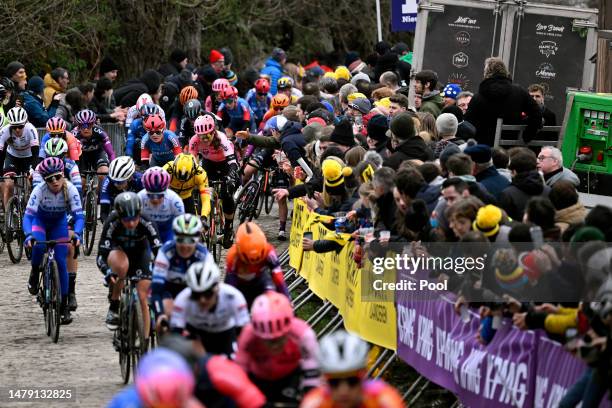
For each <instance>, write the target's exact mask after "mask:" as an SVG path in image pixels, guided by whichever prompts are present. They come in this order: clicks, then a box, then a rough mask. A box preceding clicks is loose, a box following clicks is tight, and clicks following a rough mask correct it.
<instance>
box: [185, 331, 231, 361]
mask: <svg viewBox="0 0 612 408" xmlns="http://www.w3.org/2000/svg"><path fill="white" fill-rule="evenodd" d="M186 329H187V331H188V332H189V333H190V334H191V337H192V338H194V339H197V338H199V339H200V341H201V342H202V345H203V346H204V349H205V350H206V352H208V353H212V354H225V355H226V356H228V357H232V355H233V354H234V353H235V352H236V348H237V341H238V334H237V333H236V328H235V327H232V328H231V329H228V330H225V331H222V332H219V333H212V332H207V331H204V330H199V329H196V328H195V327H193V326H191V325H190V324H187V327H186Z"/></svg>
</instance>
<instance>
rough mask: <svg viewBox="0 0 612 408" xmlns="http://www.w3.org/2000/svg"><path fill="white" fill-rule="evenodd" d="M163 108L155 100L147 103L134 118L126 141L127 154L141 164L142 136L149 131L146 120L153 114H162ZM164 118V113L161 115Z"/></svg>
mask: <svg viewBox="0 0 612 408" xmlns="http://www.w3.org/2000/svg"><path fill="white" fill-rule="evenodd" d="M162 113H163V110H162V109H161V108H160V107H159V105H156V104H154V103H153V102H149V103H145V104H144V105H142V107H141V108H140V111H139V117H138V118H136V119H134V121H133V122H132V123H131V124H130V128H129V129H128V133H127V139H126V143H125V155H126V156H130V157H132V158H134V160H135V161H136V162H137V163H138V164H140V145H141V143H142V138H143V137H144V135H145V134H146V133H147V131H146V130H145V128H144V120H145V119H146V118H148V117H149V116H151V115H161V114H162ZM161 116H162V118H163V115H161Z"/></svg>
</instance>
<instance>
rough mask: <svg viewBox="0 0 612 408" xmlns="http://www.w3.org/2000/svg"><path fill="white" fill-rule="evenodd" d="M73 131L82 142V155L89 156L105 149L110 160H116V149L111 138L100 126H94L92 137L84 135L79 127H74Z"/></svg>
mask: <svg viewBox="0 0 612 408" xmlns="http://www.w3.org/2000/svg"><path fill="white" fill-rule="evenodd" d="M73 131H74V132H75V137H76V138H77V140H78V141H79V142H81V154H82V156H85V155H87V156H89V155H93V154H95V153H101V152H103V151H104V152H106V155H107V156H108V160H109V162H110V161H113V160H115V150H113V145H112V143H111V141H110V138H109V137H108V135H107V134H106V132H105V131H104V129H102V128H101V127H100V126H97V125H94V126H93V128H92V129H91V132H92V133H91V136H90V137H85V136H83V135H82V134H81V131H80V130H79V129H78V128H75V129H73Z"/></svg>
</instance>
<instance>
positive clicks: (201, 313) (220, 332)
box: [170, 254, 249, 357]
mask: <svg viewBox="0 0 612 408" xmlns="http://www.w3.org/2000/svg"><path fill="white" fill-rule="evenodd" d="M220 278H221V276H220V273H219V268H218V267H217V264H215V261H214V259H213V257H212V255H211V254H208V255H207V256H206V260H205V261H204V262H196V263H193V264H191V266H190V267H189V269H187V275H186V276H185V281H186V282H187V286H188V287H187V288H185V289H184V290H182V291H181V292H180V293H179V294H178V296H177V297H176V299H174V308H173V309H172V315H171V317H170V328H171V330H172V331H173V332H175V333H182V334H183V335H185V336H187V337H191V338H195V339H197V338H199V339H200V341H201V342H202V345H203V346H204V349H205V350H206V351H207V352H209V353H212V354H225V355H227V356H228V357H230V356H232V355H233V354H234V353H235V352H236V339H237V336H238V333H239V332H240V330H241V329H242V327H243V326H245V325H246V324H247V323H248V322H249V309H248V308H247V304H246V301H245V300H244V296H242V293H240V292H239V291H238V289H236V288H234V287H233V286H230V285H227V284H225V283H221V282H219V280H220Z"/></svg>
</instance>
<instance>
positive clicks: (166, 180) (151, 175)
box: [142, 167, 170, 193]
mask: <svg viewBox="0 0 612 408" xmlns="http://www.w3.org/2000/svg"><path fill="white" fill-rule="evenodd" d="M142 185H143V186H144V188H145V190H147V192H149V193H163V192H164V191H166V190H167V189H168V186H170V174H168V172H167V171H166V170H164V169H162V168H161V167H151V168H149V169H148V170H147V171H145V172H144V174H143V175H142Z"/></svg>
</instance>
